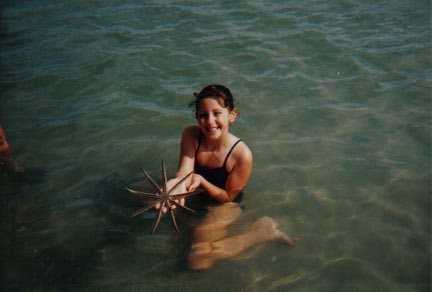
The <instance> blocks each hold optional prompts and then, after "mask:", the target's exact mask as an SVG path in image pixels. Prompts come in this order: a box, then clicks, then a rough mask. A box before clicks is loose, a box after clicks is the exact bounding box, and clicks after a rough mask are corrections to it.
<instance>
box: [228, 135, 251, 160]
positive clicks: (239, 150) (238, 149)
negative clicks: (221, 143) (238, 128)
mask: <svg viewBox="0 0 432 292" xmlns="http://www.w3.org/2000/svg"><path fill="white" fill-rule="evenodd" d="M233 140H234V141H240V142H238V143H236V144H237V145H235V148H234V149H233V151H232V154H231V155H232V156H234V160H236V161H242V162H251V161H252V160H253V156H252V151H251V150H250V148H249V147H248V145H247V144H246V142H245V141H244V140H241V139H240V138H238V137H236V136H233Z"/></svg>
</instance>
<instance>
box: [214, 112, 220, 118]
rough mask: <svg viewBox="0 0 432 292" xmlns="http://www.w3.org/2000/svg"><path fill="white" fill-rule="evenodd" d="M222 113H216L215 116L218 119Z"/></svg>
mask: <svg viewBox="0 0 432 292" xmlns="http://www.w3.org/2000/svg"><path fill="white" fill-rule="evenodd" d="M221 114H222V113H221V112H215V113H214V115H215V116H216V117H217V116H220V115H221Z"/></svg>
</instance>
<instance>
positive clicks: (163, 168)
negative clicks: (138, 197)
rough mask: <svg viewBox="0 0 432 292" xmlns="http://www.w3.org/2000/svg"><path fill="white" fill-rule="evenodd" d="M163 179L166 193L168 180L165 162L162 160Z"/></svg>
mask: <svg viewBox="0 0 432 292" xmlns="http://www.w3.org/2000/svg"><path fill="white" fill-rule="evenodd" d="M162 179H163V192H164V193H166V191H167V182H168V179H167V173H166V167H165V162H164V161H163V160H162Z"/></svg>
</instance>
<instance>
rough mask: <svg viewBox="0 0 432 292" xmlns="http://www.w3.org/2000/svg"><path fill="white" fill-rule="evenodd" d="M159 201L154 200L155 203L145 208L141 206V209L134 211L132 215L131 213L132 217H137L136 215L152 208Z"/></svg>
mask: <svg viewBox="0 0 432 292" xmlns="http://www.w3.org/2000/svg"><path fill="white" fill-rule="evenodd" d="M157 203H160V200H156V201H155V202H153V203H152V204H150V205H149V206H147V207H144V208H141V209H139V210H137V211H135V212H133V213H132V215H131V217H136V216H138V215H140V214H142V213H144V212H145V211H148V210H150V209H151V208H153V207H154V206H156V204H157Z"/></svg>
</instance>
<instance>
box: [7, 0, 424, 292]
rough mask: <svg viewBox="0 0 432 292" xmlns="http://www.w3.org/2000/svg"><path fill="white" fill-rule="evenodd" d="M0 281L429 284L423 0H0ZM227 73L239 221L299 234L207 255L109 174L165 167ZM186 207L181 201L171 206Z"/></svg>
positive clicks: (208, 286)
mask: <svg viewBox="0 0 432 292" xmlns="http://www.w3.org/2000/svg"><path fill="white" fill-rule="evenodd" d="M0 7H1V39H0V50H1V51H0V62H1V68H0V70H1V76H0V86H1V87H0V90H1V96H0V123H1V125H2V126H3V128H4V130H5V132H6V134H7V137H8V140H9V142H10V144H11V146H12V151H13V154H14V156H15V158H16V160H17V161H18V162H19V164H21V165H24V166H26V167H27V168H29V169H31V170H34V172H32V173H30V174H29V175H28V176H27V177H26V178H25V179H22V180H19V181H11V180H10V179H8V177H7V176H6V175H2V176H1V177H0V193H1V195H0V198H1V218H2V220H1V238H0V242H1V250H2V252H1V264H2V268H1V272H0V273H1V286H2V289H1V290H2V291H102V290H103V291H120V290H121V291H150V290H153V291H392V292H393V291H430V289H431V262H430V258H431V223H430V219H431V199H430V198H431V190H432V188H431V53H432V50H431V44H432V42H431V31H430V28H431V4H430V1H422V0H419V1H408V0H406V1H404V0H390V1H383V0H378V1H369V0H366V1H354V0H341V1H318V0H315V1H298V0H293V1H276V0H275V1H260V0H258V1H242V0H241V1H175V0H171V1H168V0H167V1H165V0H162V1H114V0H112V1H64V0H63V1H47V0H45V1H3V2H2V4H0ZM209 83H222V84H225V85H226V86H228V87H229V88H230V89H231V90H232V92H233V94H234V97H235V98H236V101H237V106H238V108H239V111H240V118H239V119H238V120H237V122H236V123H235V124H234V125H233V126H232V132H233V133H234V134H236V135H237V136H239V137H241V138H242V139H243V140H244V141H246V142H247V144H248V145H249V146H250V148H251V149H252V151H253V153H254V171H253V174H252V177H251V179H250V182H249V185H248V187H247V189H246V192H245V199H244V205H245V208H244V210H243V214H242V215H241V218H242V220H243V221H252V220H254V219H257V218H259V217H261V216H270V217H272V218H273V219H274V220H275V221H276V222H278V223H279V225H280V229H281V230H282V231H284V232H286V233H287V234H289V235H293V236H298V237H300V238H301V240H300V242H299V243H298V244H297V245H296V246H295V247H287V246H285V245H283V244H280V243H268V244H262V245H259V246H256V247H253V248H251V249H249V250H247V251H245V252H244V253H243V254H241V255H240V256H238V257H236V258H234V259H232V260H227V261H223V262H219V263H217V264H216V265H215V266H214V267H212V268H211V269H209V270H207V271H204V272H193V271H190V270H189V269H188V268H187V265H186V257H187V253H188V248H189V244H190V231H189V230H188V229H187V228H186V226H185V225H184V224H183V225H181V226H180V228H181V230H182V233H181V234H180V235H177V234H176V233H175V232H174V230H173V228H172V226H170V222H169V220H168V218H163V219H162V222H161V224H160V226H159V229H158V231H157V233H156V234H155V235H150V230H151V226H152V223H153V220H154V218H155V213H152V212H148V213H145V214H144V215H143V216H141V217H139V218H135V219H131V218H130V217H129V215H130V214H131V213H132V212H133V211H134V210H136V209H137V208H139V206H138V205H137V204H135V203H133V202H130V200H129V196H128V194H127V193H126V192H125V191H124V190H123V188H122V187H123V186H124V185H126V184H128V183H129V182H131V181H134V180H136V179H139V178H140V174H139V167H140V166H143V167H144V168H146V169H147V170H149V172H150V173H152V174H154V175H155V176H156V175H157V174H158V172H159V168H160V162H161V160H162V159H163V160H164V161H165V162H166V163H167V166H168V172H169V173H170V174H173V173H174V172H175V170H176V166H177V158H178V152H179V139H180V135H181V132H182V129H183V128H184V127H185V126H187V125H189V124H193V123H195V121H194V119H193V116H192V112H191V109H190V108H188V106H187V105H188V103H189V101H190V100H191V99H192V98H193V96H192V94H193V92H196V91H199V90H200V89H201V88H202V87H203V86H205V85H207V84H209ZM186 215H187V216H193V215H189V214H185V216H186Z"/></svg>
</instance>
